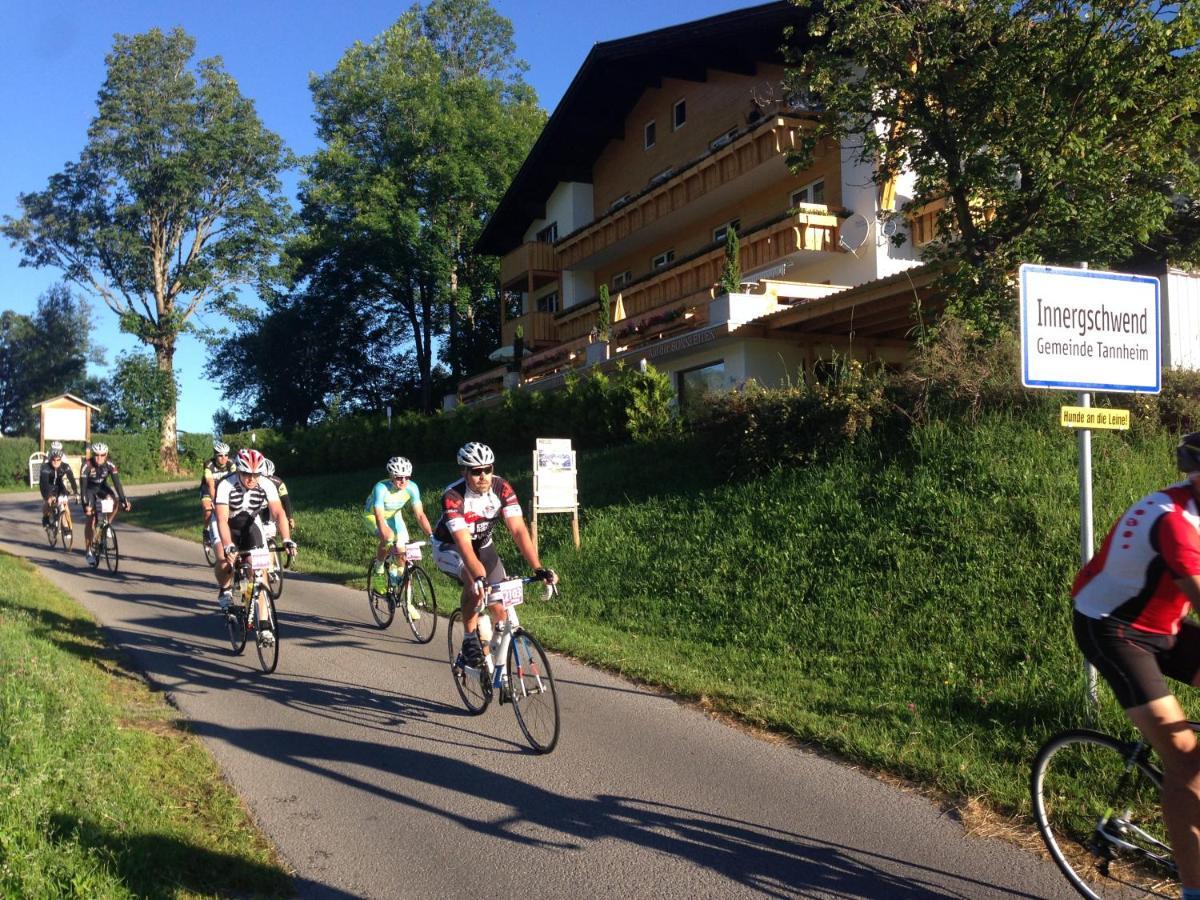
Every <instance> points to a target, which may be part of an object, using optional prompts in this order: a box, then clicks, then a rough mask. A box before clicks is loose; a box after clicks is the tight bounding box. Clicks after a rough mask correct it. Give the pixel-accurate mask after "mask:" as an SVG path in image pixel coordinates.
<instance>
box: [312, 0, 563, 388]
mask: <svg viewBox="0 0 1200 900" xmlns="http://www.w3.org/2000/svg"><path fill="white" fill-rule="evenodd" d="M515 53H516V47H515V44H514V42H513V37H512V26H511V24H510V23H509V22H508V20H507V19H505V18H503V17H502V16H500V15H499V14H497V13H496V12H495V10H493V9H492V8H491V7H490V6H489V5H488V3H487V2H486V0H432V2H430V3H429V5H428V6H427V7H424V8H422V7H420V6H414V7H412V8H411V9H410V10H409V11H408V12H406V13H405V14H404V15H403V16H401V17H400V19H399V20H398V21H397V22H396V23H395V24H394V25H393V26H392V27H391V28H389V29H388V30H387V31H385V32H384V33H383V34H381V35H379V36H378V37H377V38H376V39H375V40H373V41H371V42H370V43H368V44H356V45H355V46H354V47H352V48H351V49H350V50H349V51H347V53H346V54H345V56H343V57H342V59H341V60H340V61H339V63H338V65H337V67H336V68H335V69H334V70H333V71H332V72H329V73H328V74H326V75H322V76H317V77H314V78H313V79H312V83H311V87H312V93H313V100H314V102H315V104H316V121H317V131H318V134H319V136H320V137H321V139H322V140H323V141H324V143H325V146H324V148H323V149H321V150H320V151H319V152H318V153H317V154H315V156H314V157H313V159H312V160H311V162H310V165H309V168H308V177H307V180H306V182H305V183H304V185H303V187H302V190H301V200H302V204H303V211H302V218H303V220H304V223H305V225H306V226H307V231H306V234H305V236H304V238H303V240H302V241H300V242H298V243H297V244H296V245H295V246H294V248H293V250H294V253H295V255H296V256H297V257H298V258H299V259H300V260H301V266H300V270H299V271H300V274H301V276H302V277H314V276H319V277H320V279H321V280H323V281H324V282H325V283H327V284H328V283H330V282H340V283H341V284H342V285H344V286H347V287H352V288H353V293H354V302H355V303H356V305H358V306H359V307H360V308H361V309H362V310H364V312H366V313H367V314H369V315H371V316H373V317H377V318H378V319H379V320H380V321H383V322H386V323H387V330H388V334H389V337H390V340H392V341H394V342H397V343H401V342H403V343H408V344H411V346H412V352H413V360H414V363H415V367H416V371H417V375H418V379H419V383H420V386H421V393H420V406H421V407H422V408H424V409H426V410H428V409H431V408H432V407H433V390H434V381H435V376H434V359H435V339H436V338H437V337H438V336H439V335H441V334H444V333H446V332H447V330H449V332H450V341H449V344H450V347H451V352H450V353H449V354H448V355H449V356H450V358H451V359H450V361H451V363H452V366H453V367H454V368H455V369H456V370H457V371H456V374H459V373H461V370H462V368H463V367H464V365H465V362H466V359H465V357H464V350H466V351H467V352H470V353H478V352H479V351H480V346H481V345H483V344H485V343H486V344H487V345H489V349H490V347H494V346H495V341H494V331H493V333H492V334H490V335H489V336H488V337H489V338H490V340H479V339H477V338H476V337H475V336H474V332H475V330H476V324H477V323H480V322H481V321H483V320H486V321H487V323H488V327H490V328H492V329H494V328H495V325H494V320H496V319H498V316H495V315H490V314H489V315H486V316H480V315H478V314H479V313H480V311H481V309H483V308H485V307H486V308H487V309H488V312H489V313H490V312H491V311H492V309H493V308H494V307H495V303H496V302H497V298H496V294H497V291H496V281H497V278H496V267H495V263H494V261H489V260H484V259H481V258H477V257H475V256H473V255H472V252H471V251H472V246H473V245H474V242H475V239H476V238H477V237H478V235H479V233H480V230H481V228H482V225H483V222H484V220H485V218H486V217H487V215H488V214H489V212H490V211H491V209H492V208H493V207H494V205H495V204H496V203H497V202H498V201H499V198H500V196H501V195H502V194H503V192H504V190H505V189H506V188H507V186H508V184H509V182H510V181H511V179H512V176H513V175H514V174H515V172H516V170H517V167H518V166H519V165H520V162H521V161H522V160H523V159H524V157H525V155H526V153H527V152H528V150H529V147H530V146H531V145H532V142H533V140H534V138H535V137H536V135H537V133H538V132H539V130H540V129H541V127H542V124H543V123H544V119H545V116H544V113H543V112H542V111H541V109H540V108H539V107H538V106H537V102H536V97H535V95H534V93H533V91H532V89H531V88H530V87H529V86H528V85H527V84H525V82H524V80H523V78H522V72H523V70H524V68H525V67H524V63H522V62H520V61H519V60H518V59H517V58H516V55H515ZM484 352H486V351H484Z"/></svg>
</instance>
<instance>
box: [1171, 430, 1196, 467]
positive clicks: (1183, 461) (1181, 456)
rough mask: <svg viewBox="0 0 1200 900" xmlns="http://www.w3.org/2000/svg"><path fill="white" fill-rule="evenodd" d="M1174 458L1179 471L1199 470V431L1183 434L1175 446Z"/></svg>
mask: <svg viewBox="0 0 1200 900" xmlns="http://www.w3.org/2000/svg"><path fill="white" fill-rule="evenodd" d="M1175 459H1176V461H1177V462H1178V463H1179V471H1180V472H1187V473H1189V474H1190V473H1191V472H1200V431H1193V432H1192V433H1191V434H1185V435H1184V436H1183V440H1181V441H1180V442H1179V446H1178V447H1177V448H1175Z"/></svg>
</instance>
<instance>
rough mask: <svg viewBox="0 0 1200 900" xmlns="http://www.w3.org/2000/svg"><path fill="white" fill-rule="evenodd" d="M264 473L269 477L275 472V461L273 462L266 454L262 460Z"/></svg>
mask: <svg viewBox="0 0 1200 900" xmlns="http://www.w3.org/2000/svg"><path fill="white" fill-rule="evenodd" d="M262 473H263V474H264V475H265V476H267V477H268V478H270V477H271V476H272V475H274V474H275V463H273V462H271V461H270V460H269V459H267V458H266V457H265V456H264V457H263V461H262Z"/></svg>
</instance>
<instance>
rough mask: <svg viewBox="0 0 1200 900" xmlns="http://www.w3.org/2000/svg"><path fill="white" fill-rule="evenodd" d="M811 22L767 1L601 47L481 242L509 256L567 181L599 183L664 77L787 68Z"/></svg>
mask: <svg viewBox="0 0 1200 900" xmlns="http://www.w3.org/2000/svg"><path fill="white" fill-rule="evenodd" d="M802 21H803V14H802V13H801V12H800V11H799V10H798V9H797V8H796V7H795V6H793V5H792V4H791V3H788V2H779V3H767V4H764V5H762V6H753V7H750V8H749V9H740V10H736V11H734V12H730V13H722V14H721V15H717V16H710V17H709V18H707V19H698V20H696V21H694V22H687V23H685V24H683V25H673V26H671V27H669V28H660V29H658V30H656V31H647V32H644V33H643V34H638V35H634V36H632V37H627V38H620V39H619V40H615V41H604V42H602V43H599V44H595V45H594V46H593V47H592V50H591V52H590V53H588V55H587V59H585V60H584V61H583V65H582V66H581V67H580V69H579V71H578V72H577V73H576V74H575V78H574V79H572V81H571V84H570V86H568V87H567V90H566V93H564V94H563V97H562V100H560V101H559V104H558V106H557V107H556V108H555V110H554V112H553V113H552V114H551V116H550V119H549V121H547V122H546V127H545V128H543V129H542V133H541V135H540V136H539V137H538V139H537V142H536V143H535V144H534V145H533V149H532V150H530V151H529V155H528V156H527V157H526V158H525V162H524V163H523V164H522V165H521V168H520V170H519V171H518V172H517V174H516V177H515V178H513V181H512V184H511V185H509V188H508V191H507V192H506V193H505V194H504V196H503V197H502V198H501V200H500V203H499V205H498V206H497V207H496V210H495V212H494V213H492V217H491V219H489V220H488V223H487V225H485V226H484V229H483V233H482V234H481V235H480V237H479V240H478V241H477V242H476V244H475V249H476V251H477V252H479V253H483V254H488V255H492V256H502V255H503V254H505V253H507V252H508V251H510V250H512V249H513V248H514V247H516V246H517V245H518V244H519V243H520V242H521V238H522V237H523V235H524V233H525V230H526V229H527V228H528V227H529V223H530V222H532V221H533V220H534V219H539V218H542V217H543V216H544V215H545V201H546V198H548V197H549V196H550V194H551V192H552V191H553V190H554V188H555V186H556V185H557V184H558V183H559V182H560V181H580V182H591V180H592V166H593V165H594V164H595V162H596V159H597V158H598V157H599V156H600V153H601V152H602V151H603V150H604V147H605V146H606V145H607V144H608V142H609V141H610V140H613V139H616V138H623V137H624V136H625V132H624V126H625V117H626V116H627V115H628V114H629V111H630V109H632V107H633V105H634V104H635V103H636V102H637V100H638V98H639V97H641V96H642V94H643V93H644V92H645V91H646V89H647V88H649V87H656V86H658V85H659V84H661V83H662V79H664V78H678V79H683V80H689V81H703V80H704V79H705V72H706V70H709V69H718V70H722V71H726V72H737V73H740V74H744V75H754V74H755V73H756V71H757V68H758V65H759V64H760V63H764V62H770V63H777V64H782V63H783V62H784V56H783V53H782V47H783V44H784V34H783V32H784V29H785V28H786V27H787V26H788V25H796V24H799V23H800V22H802Z"/></svg>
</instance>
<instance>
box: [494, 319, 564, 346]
mask: <svg viewBox="0 0 1200 900" xmlns="http://www.w3.org/2000/svg"><path fill="white" fill-rule="evenodd" d="M518 325H520V326H521V327H522V328H523V329H524V335H525V346H526V347H530V348H532V347H542V346H545V345H546V344H553V343H555V342H556V341H557V340H558V335H557V333H556V331H555V328H554V313H548V312H528V313H525V314H524V315H522V316H517V317H516V318H515V319H509V320H508V321H507V322H501V323H500V337H501V343H503V344H504V345H505V346H511V345H512V342H513V339H514V338H515V337H516V336H517V326H518Z"/></svg>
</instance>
